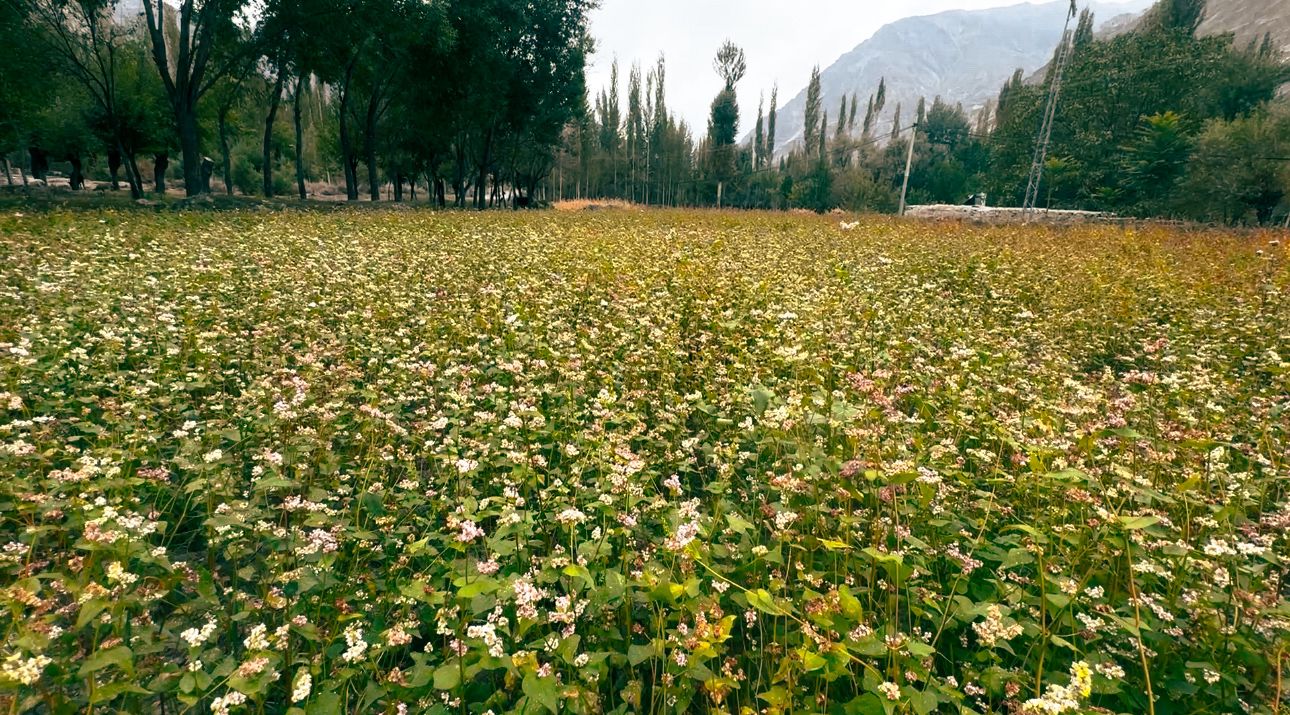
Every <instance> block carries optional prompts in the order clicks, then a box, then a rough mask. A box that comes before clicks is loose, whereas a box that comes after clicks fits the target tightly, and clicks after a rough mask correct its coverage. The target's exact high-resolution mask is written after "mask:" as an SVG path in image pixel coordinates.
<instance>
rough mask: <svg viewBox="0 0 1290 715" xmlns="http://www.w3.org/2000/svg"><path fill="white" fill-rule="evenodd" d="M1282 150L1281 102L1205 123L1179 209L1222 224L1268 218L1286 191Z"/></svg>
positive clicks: (1286, 137) (1289, 148)
mask: <svg viewBox="0 0 1290 715" xmlns="http://www.w3.org/2000/svg"><path fill="white" fill-rule="evenodd" d="M1287 154H1290V109H1287V108H1286V107H1285V106H1284V105H1281V106H1275V107H1268V108H1266V109H1263V110H1260V111H1257V112H1254V113H1253V114H1251V115H1249V116H1245V117H1239V118H1237V119H1234V120H1232V121H1224V120H1221V119H1215V120H1212V121H1210V122H1209V123H1208V124H1206V126H1205V128H1204V130H1203V131H1202V132H1201V133H1200V136H1199V137H1198V138H1197V139H1196V142H1195V148H1194V150H1193V152H1192V155H1191V159H1190V161H1189V162H1188V164H1187V167H1186V175H1185V178H1184V179H1183V189H1184V191H1183V194H1184V195H1185V196H1186V197H1187V201H1186V202H1185V203H1184V204H1182V205H1180V206H1179V211H1180V213H1182V214H1183V215H1185V216H1189V217H1191V218H1194V219H1199V220H1203V221H1220V222H1222V223H1227V224H1267V223H1269V222H1271V221H1272V220H1273V218H1274V217H1276V216H1277V209H1278V207H1280V206H1282V204H1283V202H1284V201H1285V198H1286V196H1287V193H1288V192H1290V171H1288V170H1287V169H1288V167H1287V165H1286V162H1285V161H1283V160H1282V158H1283V157H1285V156H1286V155H1287ZM1282 215H1284V209H1282Z"/></svg>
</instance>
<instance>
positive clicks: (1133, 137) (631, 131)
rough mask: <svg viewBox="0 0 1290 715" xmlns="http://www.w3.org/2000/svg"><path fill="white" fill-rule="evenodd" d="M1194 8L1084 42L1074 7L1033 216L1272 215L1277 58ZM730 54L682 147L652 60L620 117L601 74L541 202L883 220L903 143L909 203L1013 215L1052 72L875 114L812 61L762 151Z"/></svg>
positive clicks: (880, 101) (1286, 176) (759, 121)
mask: <svg viewBox="0 0 1290 715" xmlns="http://www.w3.org/2000/svg"><path fill="white" fill-rule="evenodd" d="M1204 13H1205V3H1204V1H1203V0H1163V1H1162V2H1161V3H1160V4H1158V5H1157V6H1156V7H1155V8H1154V9H1153V10H1151V11H1150V12H1149V13H1148V15H1147V16H1146V17H1144V19H1143V20H1142V22H1141V23H1140V25H1139V26H1138V27H1137V28H1136V29H1135V30H1134V31H1133V32H1129V33H1127V34H1122V35H1119V36H1116V37H1112V38H1106V39H1102V38H1098V37H1095V35H1094V32H1093V28H1094V18H1093V15H1092V14H1091V13H1090V12H1089V11H1087V10H1086V11H1084V12H1083V13H1082V14H1080V15H1079V17H1078V21H1077V22H1076V24H1075V26H1074V32H1073V40H1072V44H1073V49H1072V56H1071V59H1070V61H1069V63H1068V66H1067V68H1066V72H1065V75H1064V82H1063V85H1062V87H1063V89H1062V93H1061V100H1060V102H1059V104H1058V107H1057V114H1056V120H1055V129H1054V131H1053V135H1052V143H1051V148H1050V151H1049V153H1048V159H1047V162H1046V166H1045V173H1044V181H1043V183H1042V185H1041V194H1040V198H1041V200H1040V205H1041V207H1053V208H1078V209H1091V210H1101V211H1111V212H1116V213H1120V214H1123V215H1129V216H1144V217H1145V216H1151V217H1168V218H1180V219H1194V220H1203V221H1215V222H1223V223H1229V224H1255V223H1268V222H1272V221H1285V220H1286V217H1287V214H1288V213H1290V202H1288V201H1287V192H1288V191H1290V107H1288V106H1287V104H1286V103H1285V102H1284V101H1282V100H1278V99H1277V89H1278V88H1279V87H1280V86H1282V85H1283V84H1285V83H1286V82H1287V80H1290V73H1288V72H1287V65H1286V63H1285V62H1284V59H1283V57H1282V56H1281V54H1280V53H1279V51H1278V50H1277V49H1276V48H1274V46H1273V44H1272V41H1271V38H1267V37H1265V38H1263V39H1262V40H1261V41H1259V42H1254V43H1251V44H1249V45H1245V46H1237V45H1236V44H1235V42H1234V38H1233V36H1231V35H1219V36H1210V37H1200V36H1198V35H1197V33H1196V30H1197V28H1198V27H1199V25H1200V22H1201V20H1202V19H1203V18H1204ZM731 58H737V59H738V61H735V62H732V61H731ZM740 62H742V53H740V52H738V50H737V48H733V46H726V47H723V48H722V49H721V51H720V52H719V54H718V56H717V60H716V64H717V72H718V74H719V75H721V77H722V79H723V80H724V83H723V88H722V90H721V91H720V93H719V94H718V96H717V97H716V98H715V100H714V101H713V105H712V110H711V116H710V120H709V124H708V131H707V133H706V134H704V135H700V136H698V137H695V136H692V135H691V133H690V130H689V129H688V128H687V127H686V126H685V125H684V124H683V123H680V122H678V121H677V120H675V119H674V118H673V117H672V115H671V114H670V113H669V111H668V110H667V108H666V106H664V94H663V78H664V65H663V61H662V59H660V60H659V62H658V63H657V65H656V67H654V68H652V69H650V70H649V71H648V72H647V73H646V75H645V80H644V85H643V86H644V89H642V83H641V70H640V69H639V68H633V69H632V70H631V71H630V75H629V76H630V79H629V82H628V87H627V97H628V112H627V116H626V117H624V116H622V114H621V111H620V108H619V100H618V97H619V87H618V71H617V68H616V67H615V69H614V71H613V72H612V74H611V78H610V86H609V88H608V89H607V90H605V91H603V92H601V93H600V94H599V95H598V96H597V98H596V100H595V106H594V109H592V110H589V111H588V112H587V114H586V116H585V117H584V118H582V119H581V121H580V122H578V123H577V124H576V125H574V126H573V127H572V129H571V130H570V131H569V132H566V136H565V142H564V143H563V145H562V147H561V152H560V161H559V164H558V167H557V170H556V173H555V176H557V177H559V185H558V188H557V190H556V193H557V194H558V195H559V196H562V197H565V198H571V197H575V196H578V197H583V196H585V197H593V198H594V197H599V198H622V199H629V200H632V201H637V202H647V203H663V204H676V203H684V204H691V205H715V204H716V203H717V202H718V200H719V198H718V197H719V195H720V201H721V202H722V203H723V205H727V206H741V207H755V208H781V209H786V208H805V209H811V210H816V211H827V210H830V209H833V208H844V209H848V210H858V211H883V212H892V211H895V210H896V209H897V208H898V206H899V202H900V190H901V187H902V184H903V183H904V179H905V162H906V160H907V158H908V155H907V153H908V148H909V143H908V140H909V138H910V137H911V136H913V137H915V139H914V150H913V157H912V168H911V171H910V172H909V201H910V203H963V202H965V201H968V200H969V199H970V197H972V196H974V195H976V194H978V193H985V194H987V196H988V197H989V201H990V203H991V204H994V205H1004V206H1020V205H1021V203H1022V200H1023V197H1024V194H1025V189H1026V183H1027V178H1028V174H1029V169H1030V165H1031V161H1032V157H1033V155H1034V149H1035V143H1036V140H1037V136H1038V132H1039V129H1040V125H1041V119H1042V113H1043V111H1044V104H1045V99H1046V96H1047V91H1048V86H1049V82H1050V81H1051V79H1052V76H1051V72H1052V70H1051V68H1050V69H1049V74H1048V76H1047V77H1042V78H1036V79H1035V80H1033V81H1027V79H1026V77H1025V76H1024V75H1023V74H1022V72H1021V71H1018V72H1017V73H1016V74H1015V75H1014V76H1013V77H1012V78H1011V79H1010V80H1009V81H1008V82H1007V83H1005V85H1004V86H1003V87H1002V89H1001V91H1000V93H999V96H998V98H997V100H993V101H991V102H989V103H988V104H987V105H986V106H985V107H983V108H979V109H977V110H976V111H974V112H972V113H969V111H968V110H965V109H964V108H963V107H962V106H959V105H953V104H949V103H947V102H944V101H942V100H941V99H940V98H934V99H933V100H932V101H931V102H930V104H929V103H927V102H925V101H922V100H920V101H919V102H918V104H917V106H915V107H908V106H905V107H902V106H900V105H899V104H895V105H894V106H890V105H891V103H889V102H888V101H887V93H888V91H887V86H886V83H885V82H880V83H879V86H878V87H876V88H874V91H873V93H872V94H871V95H870V96H869V97H868V99H867V101H866V102H865V103H863V104H862V103H861V100H860V98H859V97H858V96H856V95H851V96H850V97H844V98H843V99H842V101H841V106H840V107H837V108H832V107H825V106H823V99H822V91H821V86H820V75H819V70H818V68H817V69H816V70H815V71H814V72H813V74H812V77H811V80H810V84H809V86H808V88H807V98H806V108H805V130H804V132H803V135H802V136H801V137H800V138H795V140H794V141H793V142H792V143H791V144H789V145H788V147H787V148H783V147H781V148H780V149H779V150H778V151H776V150H775V147H776V141H777V139H776V135H775V132H776V119H777V117H776V114H777V107H776V104H777V92H776V91H774V90H772V93H771V99H770V108H769V114H766V113H764V112H763V111H762V110H763V109H764V107H765V105H764V104H763V105H759V109H758V115H757V118H756V121H755V124H754V125H753V131H752V141H750V142H746V143H744V144H743V145H742V146H734V145H733V144H732V141H731V137H732V136H733V135H734V132H735V129H736V127H737V125H738V121H739V115H738V105H737V104H735V103H734V98H735V85H736V84H737V83H738V81H739V79H740V78H741V77H742V71H730V70H731V69H738V68H739V67H740ZM728 68H729V69H728ZM830 109H834V113H832V114H831V113H830ZM879 127H881V128H882V129H881V131H880V130H879ZM915 127H916V129H915ZM781 140H782V138H781ZM781 143H782V141H781Z"/></svg>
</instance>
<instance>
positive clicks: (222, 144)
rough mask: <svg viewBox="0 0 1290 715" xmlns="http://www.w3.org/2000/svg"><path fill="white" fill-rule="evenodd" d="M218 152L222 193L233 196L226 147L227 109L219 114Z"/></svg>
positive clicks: (230, 169)
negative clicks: (222, 182) (222, 176)
mask: <svg viewBox="0 0 1290 715" xmlns="http://www.w3.org/2000/svg"><path fill="white" fill-rule="evenodd" d="M219 151H220V158H221V159H223V160H224V193H226V194H228V195H229V196H232V195H233V157H232V155H231V153H230V151H229V147H228V109H227V108H223V109H221V110H220V113H219Z"/></svg>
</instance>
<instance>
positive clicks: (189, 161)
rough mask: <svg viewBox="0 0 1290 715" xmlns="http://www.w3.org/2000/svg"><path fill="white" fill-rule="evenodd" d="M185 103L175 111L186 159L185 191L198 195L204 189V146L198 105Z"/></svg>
mask: <svg viewBox="0 0 1290 715" xmlns="http://www.w3.org/2000/svg"><path fill="white" fill-rule="evenodd" d="M196 104H197V103H196V101H195V100H194V101H193V102H192V106H188V105H187V104H185V105H183V107H182V109H180V110H176V111H175V115H176V116H175V120H176V123H177V124H178V125H179V148H180V150H181V153H182V155H183V160H184V193H185V194H187V195H188V196H196V195H197V194H199V193H201V190H202V146H201V135H200V134H199V133H198V131H197V106H196Z"/></svg>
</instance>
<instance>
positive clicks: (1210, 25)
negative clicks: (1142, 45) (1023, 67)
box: [1026, 0, 1290, 84]
mask: <svg viewBox="0 0 1290 715" xmlns="http://www.w3.org/2000/svg"><path fill="white" fill-rule="evenodd" d="M1146 13H1147V11H1146V10H1143V11H1142V12H1137V13H1130V14H1126V15H1121V16H1119V17H1116V18H1113V19H1111V20H1109V21H1108V22H1106V23H1100V24H1099V27H1098V30H1097V36H1098V37H1100V38H1108V37H1114V36H1116V35H1121V34H1124V33H1126V32H1132V31H1133V30H1136V29H1137V28H1138V27H1139V26H1140V25H1141V24H1142V21H1143V18H1144V17H1145V15H1146ZM1196 32H1197V33H1198V34H1200V35H1202V36H1210V35H1222V34H1227V33H1230V34H1231V35H1232V36H1233V40H1232V41H1233V42H1234V43H1235V45H1236V46H1237V47H1245V46H1246V45H1248V44H1249V43H1251V42H1256V43H1257V42H1262V41H1263V38H1264V37H1265V36H1271V37H1272V44H1273V46H1274V47H1276V48H1278V49H1280V51H1281V53H1282V54H1283V55H1290V0H1208V2H1207V3H1206V7H1205V19H1204V20H1203V21H1202V22H1201V23H1200V27H1198V28H1197V29H1196ZM1047 74H1048V63H1047V62H1045V63H1044V64H1043V66H1041V67H1039V68H1038V69H1036V70H1035V71H1034V72H1033V73H1031V74H1030V76H1029V77H1027V78H1026V82H1027V83H1030V84H1037V83H1039V82H1042V81H1044V78H1045V77H1046V76H1047Z"/></svg>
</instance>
